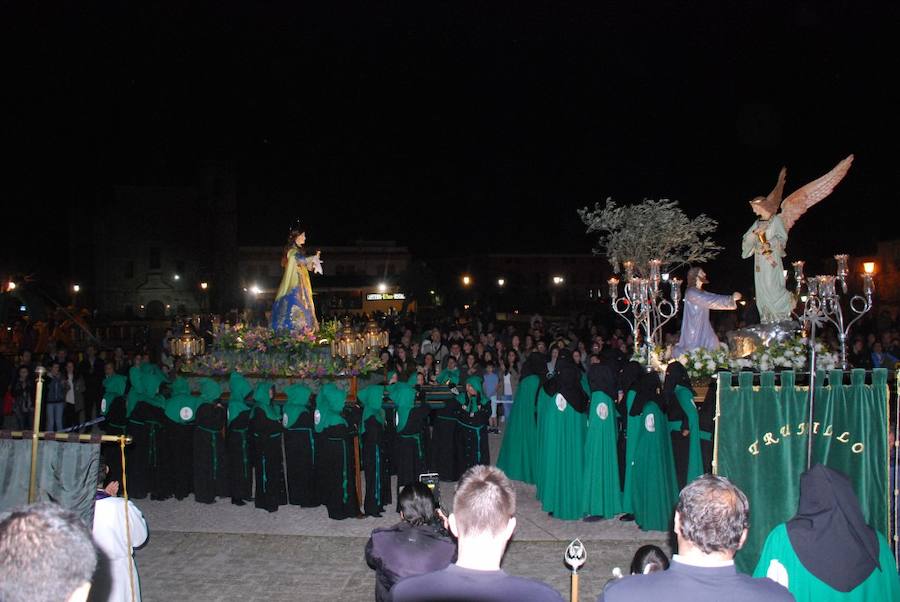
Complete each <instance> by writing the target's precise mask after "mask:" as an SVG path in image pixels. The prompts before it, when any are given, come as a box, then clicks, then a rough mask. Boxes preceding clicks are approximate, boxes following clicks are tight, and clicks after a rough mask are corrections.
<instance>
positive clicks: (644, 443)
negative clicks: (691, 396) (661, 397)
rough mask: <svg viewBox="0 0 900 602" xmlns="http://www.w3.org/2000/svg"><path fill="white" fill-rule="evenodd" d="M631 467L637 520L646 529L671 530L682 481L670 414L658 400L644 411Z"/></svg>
mask: <svg viewBox="0 0 900 602" xmlns="http://www.w3.org/2000/svg"><path fill="white" fill-rule="evenodd" d="M640 419H641V424H640V427H639V430H638V435H637V442H636V444H635V448H634V464H633V465H632V467H631V486H632V504H633V507H634V509H633V510H632V512H633V513H634V520H635V522H636V523H637V524H638V526H639V527H640V528H641V529H643V530H644V531H668V530H669V528H670V526H671V523H672V516H673V512H674V510H675V503H676V502H677V501H678V481H677V479H676V478H675V460H674V458H673V457H672V439H671V437H670V436H669V428H668V426H669V422H668V419H667V418H666V415H665V414H663V412H662V410H660V409H659V406H658V405H657V404H656V402H654V401H648V402H647V403H646V404H645V405H644V412H643V413H642V414H641V417H640Z"/></svg>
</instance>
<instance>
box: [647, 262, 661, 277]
mask: <svg viewBox="0 0 900 602" xmlns="http://www.w3.org/2000/svg"><path fill="white" fill-rule="evenodd" d="M660 265H662V261H661V260H659V259H651V260H650V280H652V281H653V282H659V266H660Z"/></svg>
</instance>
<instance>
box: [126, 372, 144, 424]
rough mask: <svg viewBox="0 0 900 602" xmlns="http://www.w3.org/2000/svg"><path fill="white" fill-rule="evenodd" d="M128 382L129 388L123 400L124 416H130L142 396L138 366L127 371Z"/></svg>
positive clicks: (142, 390)
mask: <svg viewBox="0 0 900 602" xmlns="http://www.w3.org/2000/svg"><path fill="white" fill-rule="evenodd" d="M128 380H129V381H130V382H131V388H130V389H128V397H127V399H126V400H125V415H126V416H131V412H133V411H134V408H135V407H136V406H137V403H138V401H140V399H141V397H142V396H143V394H144V387H143V383H142V382H141V380H142V379H141V367H140V366H132V367H131V368H129V369H128Z"/></svg>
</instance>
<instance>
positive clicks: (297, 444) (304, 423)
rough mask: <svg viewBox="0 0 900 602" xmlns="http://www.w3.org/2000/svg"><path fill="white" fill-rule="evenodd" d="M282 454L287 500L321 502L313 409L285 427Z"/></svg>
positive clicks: (309, 504)
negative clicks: (284, 462)
mask: <svg viewBox="0 0 900 602" xmlns="http://www.w3.org/2000/svg"><path fill="white" fill-rule="evenodd" d="M284 456H285V461H286V462H287V465H286V466H285V471H286V472H287V485H288V487H287V488H288V503H290V504H292V505H294V506H302V507H304V508H311V507H313V506H318V505H319V504H320V503H321V502H320V501H319V494H318V491H317V490H316V431H315V427H314V425H313V413H312V411H305V412H303V413H301V414H300V415H299V416H297V419H296V420H295V421H294V422H293V424H290V425H288V426H287V427H286V428H285V432H284Z"/></svg>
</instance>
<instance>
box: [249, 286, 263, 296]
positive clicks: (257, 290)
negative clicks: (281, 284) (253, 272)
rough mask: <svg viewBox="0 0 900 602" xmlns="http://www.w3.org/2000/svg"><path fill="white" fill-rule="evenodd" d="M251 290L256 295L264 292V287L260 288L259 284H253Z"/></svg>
mask: <svg viewBox="0 0 900 602" xmlns="http://www.w3.org/2000/svg"><path fill="white" fill-rule="evenodd" d="M250 292H251V293H253V294H254V295H258V294H260V293H261V292H262V289H261V288H259V285H258V284H254V285H253V286H251V287H250Z"/></svg>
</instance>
